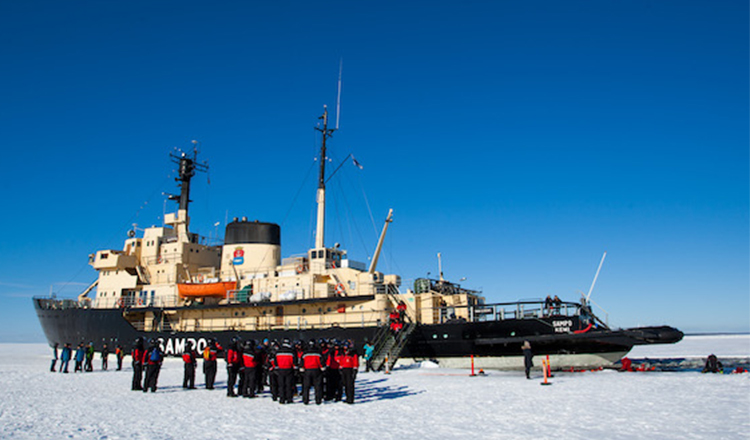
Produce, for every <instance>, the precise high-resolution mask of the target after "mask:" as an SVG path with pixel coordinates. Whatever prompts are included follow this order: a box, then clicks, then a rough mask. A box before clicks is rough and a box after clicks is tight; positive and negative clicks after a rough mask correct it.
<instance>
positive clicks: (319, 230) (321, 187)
mask: <svg viewBox="0 0 750 440" xmlns="http://www.w3.org/2000/svg"><path fill="white" fill-rule="evenodd" d="M318 119H322V120H323V124H322V127H320V126H318V127H315V129H316V130H318V131H319V132H321V137H322V142H321V145H320V172H319V174H318V193H317V203H318V224H317V227H316V230H315V249H324V248H325V222H326V177H325V175H326V160H327V157H326V140H327V139H328V138H329V137H331V136H332V135H333V132H334V131H336V129H335V128H328V107H326V106H323V116H321V117H319V118H318Z"/></svg>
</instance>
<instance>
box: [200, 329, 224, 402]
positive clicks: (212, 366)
mask: <svg viewBox="0 0 750 440" xmlns="http://www.w3.org/2000/svg"><path fill="white" fill-rule="evenodd" d="M220 351H221V346H220V345H219V343H218V341H217V340H216V339H213V340H211V343H210V344H209V345H208V347H206V349H205V350H204V351H203V373H204V374H205V375H206V389H207V390H212V389H214V381H215V380H216V360H217V359H218V358H219V352H220Z"/></svg>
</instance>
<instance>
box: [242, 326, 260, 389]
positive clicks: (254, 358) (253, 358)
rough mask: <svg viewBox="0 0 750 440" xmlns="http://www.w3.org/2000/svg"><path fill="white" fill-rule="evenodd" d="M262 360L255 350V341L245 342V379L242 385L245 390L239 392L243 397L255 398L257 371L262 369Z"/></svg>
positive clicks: (243, 364) (243, 359)
mask: <svg viewBox="0 0 750 440" xmlns="http://www.w3.org/2000/svg"><path fill="white" fill-rule="evenodd" d="M261 359H262V357H260V356H258V352H257V351H256V350H255V341H253V340H252V339H251V340H249V341H247V342H245V346H244V347H243V349H242V375H243V377H244V378H245V379H244V381H243V383H242V385H243V388H242V389H241V390H240V391H239V392H240V393H241V394H242V397H255V388H256V384H255V379H256V377H257V374H256V373H257V369H258V368H261V363H260V362H261Z"/></svg>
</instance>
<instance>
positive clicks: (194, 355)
mask: <svg viewBox="0 0 750 440" xmlns="http://www.w3.org/2000/svg"><path fill="white" fill-rule="evenodd" d="M197 359H198V352H197V351H195V344H194V343H192V342H191V343H190V348H188V349H187V350H185V352H184V353H182V361H183V363H184V364H185V371H184V374H183V376H182V388H185V389H190V390H194V389H195V366H196V365H197V363H198V360H197Z"/></svg>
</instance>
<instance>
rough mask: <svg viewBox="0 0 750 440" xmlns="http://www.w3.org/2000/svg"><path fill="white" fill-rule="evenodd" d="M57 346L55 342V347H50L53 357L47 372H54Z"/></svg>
mask: <svg viewBox="0 0 750 440" xmlns="http://www.w3.org/2000/svg"><path fill="white" fill-rule="evenodd" d="M58 346H59V344H58V343H57V342H55V346H54V347H52V350H53V352H54V356H55V357H53V358H52V365H50V367H49V371H51V372H53V373H54V372H55V364H57V347H58Z"/></svg>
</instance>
